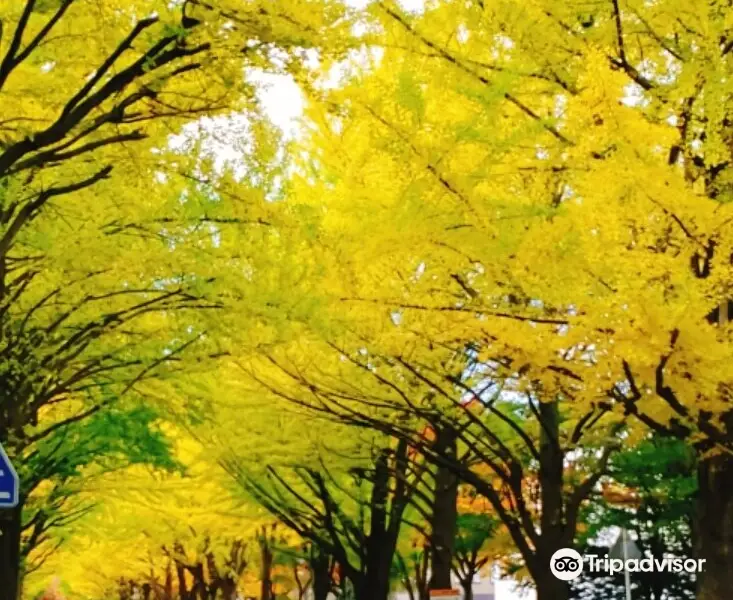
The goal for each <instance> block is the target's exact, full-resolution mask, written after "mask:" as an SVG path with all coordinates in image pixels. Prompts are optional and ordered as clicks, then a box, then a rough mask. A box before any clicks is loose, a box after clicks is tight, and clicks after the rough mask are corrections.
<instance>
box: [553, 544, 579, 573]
mask: <svg viewBox="0 0 733 600" xmlns="http://www.w3.org/2000/svg"><path fill="white" fill-rule="evenodd" d="M550 571H552V574H553V575H554V576H555V577H557V578H558V579H562V580H563V581H571V580H572V579H575V578H576V577H578V576H579V575H580V574H581V573H582V572H583V557H582V556H581V555H580V554H579V553H577V552H576V551H575V550H573V549H572V548H560V550H558V551H557V552H555V554H553V555H552V558H551V559H550Z"/></svg>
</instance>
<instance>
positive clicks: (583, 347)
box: [294, 0, 733, 600]
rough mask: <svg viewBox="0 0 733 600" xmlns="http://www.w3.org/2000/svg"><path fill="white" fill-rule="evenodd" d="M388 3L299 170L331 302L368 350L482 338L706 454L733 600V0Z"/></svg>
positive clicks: (703, 488) (705, 551) (708, 529)
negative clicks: (732, 557) (732, 309)
mask: <svg viewBox="0 0 733 600" xmlns="http://www.w3.org/2000/svg"><path fill="white" fill-rule="evenodd" d="M369 11H370V14H371V16H372V18H373V21H372V24H373V26H372V27H371V29H369V30H368V31H369V34H368V35H369V36H370V39H369V41H370V43H371V45H372V49H377V50H379V52H372V53H366V54H365V60H364V61H362V65H361V66H360V68H357V69H354V70H352V72H351V73H350V74H349V76H347V77H345V78H344V81H342V82H341V83H340V84H339V85H328V86H323V85H320V86H319V84H318V82H315V83H314V85H313V86H312V89H311V95H312V98H313V101H312V103H311V108H310V112H309V117H310V119H311V123H312V125H313V126H312V132H311V135H310V137H309V141H308V144H309V145H308V146H307V153H305V154H304V156H305V157H306V158H305V159H304V160H303V161H302V165H301V167H302V168H301V171H300V174H299V179H298V180H297V181H296V182H295V183H294V189H295V192H294V195H295V197H297V198H299V200H300V202H303V203H306V204H308V205H310V206H311V207H313V209H314V214H315V215H317V216H316V217H315V218H314V220H315V221H316V222H317V223H318V226H319V229H318V233H317V234H316V235H315V236H314V237H315V238H316V241H315V242H314V245H315V246H317V247H318V248H319V250H320V251H321V255H320V258H321V261H320V262H321V264H322V265H324V267H323V269H324V270H326V269H328V271H326V272H328V273H332V274H333V275H332V276H329V277H328V278H324V280H323V283H322V285H323V287H322V290H323V291H324V293H325V294H326V295H327V296H328V297H329V298H330V302H332V306H333V307H334V310H338V311H340V313H341V314H342V315H348V317H346V316H345V317H344V318H345V319H347V318H348V319H351V321H350V325H351V327H352V329H353V330H354V331H355V332H356V335H357V336H361V339H363V340H367V342H365V344H364V345H365V346H367V347H368V346H369V342H371V344H372V346H374V345H375V339H377V338H378V339H379V342H378V344H379V345H383V344H386V347H387V348H389V349H390V350H392V353H393V354H394V355H397V356H399V355H400V354H404V353H405V347H406V346H405V339H406V338H405V335H402V333H401V332H409V335H410V337H411V338H418V339H419V338H422V340H423V341H424V343H425V345H426V347H428V346H429V345H432V347H440V345H441V344H445V345H451V346H452V347H459V346H466V345H473V346H474V347H475V348H476V351H477V352H478V353H480V355H481V356H483V357H486V358H487V359H489V358H496V357H511V359H512V363H511V365H512V366H511V369H512V370H514V369H516V370H517V371H521V372H522V374H523V376H524V377H525V378H526V380H527V381H532V382H534V383H533V385H541V386H542V388H543V389H544V390H545V392H547V394H546V395H545V396H544V397H545V399H549V398H552V397H555V394H563V395H564V396H565V397H567V398H569V399H570V400H571V401H570V402H569V403H568V407H569V410H570V411H571V412H572V413H574V415H575V418H579V419H580V418H582V416H583V414H584V413H592V412H593V411H594V410H595V409H596V408H598V409H600V410H602V411H607V414H609V415H614V417H613V418H617V417H621V416H623V414H624V413H625V414H627V415H629V416H631V417H633V418H632V419H631V421H630V423H631V424H632V425H633V427H632V429H631V430H629V432H628V435H630V436H631V438H630V439H632V440H633V439H640V438H641V437H643V436H644V435H645V434H646V433H645V430H646V429H647V428H653V429H655V430H656V431H658V432H661V433H663V434H667V435H673V436H675V437H678V438H680V439H684V440H687V441H688V442H689V443H691V444H694V446H695V448H696V449H697V451H698V458H699V460H700V486H699V488H700V507H699V510H698V529H697V532H698V537H697V543H698V549H697V551H698V553H699V556H700V557H701V558H705V559H706V560H707V563H706V564H707V568H706V571H705V573H703V574H702V576H701V577H700V580H699V590H698V595H699V597H700V598H703V599H704V600H710V599H713V598H715V599H718V598H724V597H725V596H726V594H727V591H726V587H727V583H726V582H727V580H728V572H729V570H730V564H729V558H727V557H728V556H729V552H728V550H727V549H729V548H730V546H731V544H732V543H733V541H732V539H733V538H732V537H731V536H732V535H733V533H732V532H731V531H730V530H729V529H730V528H728V527H727V526H725V527H721V526H720V523H721V520H720V519H721V516H722V515H727V514H730V511H731V510H733V509H732V508H731V507H732V506H733V496H731V494H730V490H731V488H730V485H729V480H730V468H731V467H730V464H731V463H730V458H729V453H730V450H731V447H732V446H731V438H730V435H731V430H730V414H731V413H730V412H729V408H728V396H729V387H730V381H729V376H728V374H729V373H730V369H728V368H727V367H726V365H727V362H728V361H729V359H730V357H731V344H730V339H729V329H728V327H727V325H726V324H727V320H728V312H729V308H728V307H729V304H728V299H729V298H730V291H729V289H728V286H729V284H728V282H729V280H730V275H731V273H730V269H731V260H730V256H731V248H730V247H729V246H730V238H731V236H730V235H728V234H729V232H728V228H729V227H730V224H731V219H730V214H729V213H730V203H729V200H730V198H731V193H733V191H732V190H733V188H732V186H731V184H732V180H731V168H730V162H731V152H733V143H732V142H733V138H731V132H732V131H733V128H732V127H731V85H732V84H731V77H730V73H731V61H732V60H733V58H732V57H733V43H732V42H733V41H732V40H731V37H730V31H731V23H732V21H731V19H733V12H732V11H731V10H730V6H729V4H728V3H727V2H723V1H715V2H699V3H698V2H693V3H680V2H676V1H671V0H670V1H664V0H660V1H654V2H641V1H639V2H636V1H634V0H630V1H626V2H622V1H621V0H608V1H607V2H601V3H596V4H593V5H592V6H587V7H578V6H576V5H572V4H564V5H558V4H557V3H554V2H549V1H546V2H545V1H543V0H536V1H534V2H529V3H523V4H521V5H518V4H516V3H511V2H502V1H496V2H494V1H492V2H488V1H485V0H484V1H481V2H468V3H467V2H452V1H444V2H434V3H426V6H425V10H424V11H421V12H419V13H407V12H406V11H404V10H402V9H401V7H400V6H399V4H398V3H392V2H386V1H385V2H379V1H378V2H374V3H371V4H370V8H369ZM330 67H331V65H325V68H326V69H330ZM717 307H721V308H722V310H721V309H720V308H717ZM393 322H398V326H396V327H392V329H390V325H391V324H392V323H393ZM711 324H712V325H715V324H720V327H718V328H715V327H713V326H711ZM375 336H376V337H375ZM355 347H356V346H355ZM382 347H383V348H384V347H385V346H382ZM412 348H413V347H412V346H411V347H410V350H411V351H412ZM558 516H559V518H560V519H561V521H563V522H564V521H565V519H566V518H567V515H566V514H564V513H560V514H559V515H558ZM723 521H724V522H725V523H728V521H729V520H726V519H725V518H724V519H723ZM546 560H549V555H548V556H547V557H546Z"/></svg>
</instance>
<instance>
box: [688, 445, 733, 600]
mask: <svg viewBox="0 0 733 600" xmlns="http://www.w3.org/2000/svg"><path fill="white" fill-rule="evenodd" d="M698 485H699V495H698V508H697V527H696V533H697V535H696V546H697V547H696V548H695V550H696V552H695V554H696V556H697V558H701V559H704V560H705V564H704V567H703V572H702V573H700V574H699V575H698V581H697V596H696V597H697V600H728V599H729V598H730V597H731V581H732V579H731V570H733V460H732V459H731V458H730V457H728V456H727V455H725V454H721V455H719V456H715V457H712V458H709V459H707V460H704V461H701V462H700V465H699V467H698Z"/></svg>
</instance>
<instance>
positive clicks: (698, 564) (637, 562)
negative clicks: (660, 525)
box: [550, 548, 705, 581]
mask: <svg viewBox="0 0 733 600" xmlns="http://www.w3.org/2000/svg"><path fill="white" fill-rule="evenodd" d="M586 563H587V567H588V571H589V572H590V573H608V574H609V575H614V574H615V573H622V572H624V571H628V572H629V573H663V572H667V573H682V572H685V573H701V572H702V571H703V570H704V567H705V559H704V558H702V559H697V560H695V559H693V558H688V559H682V558H674V557H665V558H653V557H647V558H628V559H626V560H622V559H620V558H609V557H608V556H603V557H601V556H581V555H580V554H579V553H578V552H576V551H575V550H573V549H572V548H561V549H560V550H558V551H557V552H555V554H553V555H552V558H550V571H552V574H553V575H554V576H555V577H557V578H558V579H562V580H563V581H572V580H573V579H576V578H577V577H579V576H580V574H581V573H582V572H583V568H584V567H585V566H586Z"/></svg>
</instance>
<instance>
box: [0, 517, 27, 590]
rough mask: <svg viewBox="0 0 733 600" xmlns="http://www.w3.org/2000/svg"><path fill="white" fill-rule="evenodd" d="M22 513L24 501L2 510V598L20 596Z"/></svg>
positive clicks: (0, 531)
mask: <svg viewBox="0 0 733 600" xmlns="http://www.w3.org/2000/svg"><path fill="white" fill-rule="evenodd" d="M22 514H23V506H22V503H20V504H19V505H18V506H17V507H15V508H11V509H5V510H0V600H17V598H18V596H19V591H20V572H21V569H20V567H21V565H20V535H21V529H22V521H21V519H22Z"/></svg>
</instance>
